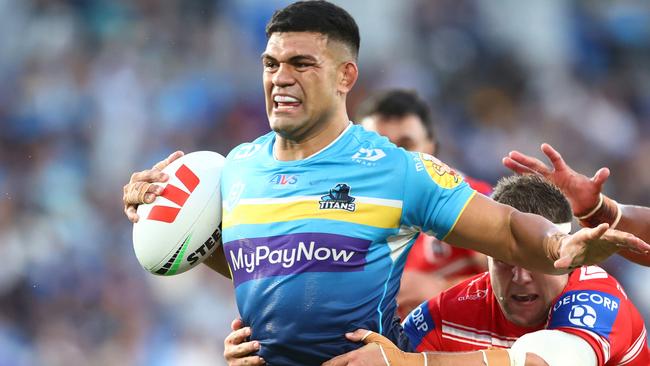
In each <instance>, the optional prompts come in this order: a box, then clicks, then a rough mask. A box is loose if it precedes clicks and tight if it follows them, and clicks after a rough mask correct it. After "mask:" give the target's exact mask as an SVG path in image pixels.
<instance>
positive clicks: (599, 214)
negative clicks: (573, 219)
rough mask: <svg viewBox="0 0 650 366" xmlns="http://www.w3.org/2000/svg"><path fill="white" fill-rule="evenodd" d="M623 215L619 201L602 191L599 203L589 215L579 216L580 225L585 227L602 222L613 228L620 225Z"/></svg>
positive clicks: (594, 225)
mask: <svg viewBox="0 0 650 366" xmlns="http://www.w3.org/2000/svg"><path fill="white" fill-rule="evenodd" d="M621 216H622V211H621V208H620V206H619V204H618V202H616V201H614V200H613V199H611V198H609V197H607V196H605V195H604V194H602V193H601V194H600V201H599V204H598V205H597V206H596V207H595V209H594V210H592V211H591V212H589V213H588V214H587V215H584V216H579V217H578V219H579V220H580V225H582V226H584V227H596V226H598V225H600V224H602V223H607V224H609V225H610V228H612V229H613V228H614V227H616V225H618V222H619V221H620V219H621Z"/></svg>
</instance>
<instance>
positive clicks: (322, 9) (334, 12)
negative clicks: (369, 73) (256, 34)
mask: <svg viewBox="0 0 650 366" xmlns="http://www.w3.org/2000/svg"><path fill="white" fill-rule="evenodd" d="M276 32H279V33H282V32H316V33H321V34H324V35H326V36H327V38H328V40H330V39H332V40H336V41H339V42H342V43H343V44H345V45H346V46H348V47H349V48H350V50H351V51H352V53H353V55H354V57H355V59H356V58H357V57H358V55H359V46H360V44H361V37H360V36H359V27H358V26H357V22H355V21H354V18H352V16H351V15H350V13H348V12H347V11H345V10H344V9H343V8H341V7H339V6H336V5H334V4H332V3H329V2H327V1H322V0H314V1H298V2H295V3H293V4H291V5H289V6H287V7H286V8H284V9H281V10H277V11H276V12H275V13H273V16H272V17H271V20H269V23H268V24H267V25H266V38H270V37H271V35H272V34H273V33H276Z"/></svg>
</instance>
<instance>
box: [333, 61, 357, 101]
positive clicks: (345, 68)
mask: <svg viewBox="0 0 650 366" xmlns="http://www.w3.org/2000/svg"><path fill="white" fill-rule="evenodd" d="M358 78H359V68H358V67H357V64H356V62H354V61H346V62H344V63H343V64H342V65H341V66H340V68H339V83H338V87H337V91H338V92H339V93H341V94H347V93H348V92H349V91H350V90H351V89H352V87H353V86H354V84H355V83H356V82H357V79H358Z"/></svg>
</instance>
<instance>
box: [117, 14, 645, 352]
mask: <svg viewBox="0 0 650 366" xmlns="http://www.w3.org/2000/svg"><path fill="white" fill-rule="evenodd" d="M267 36H268V42H267V47H266V50H265V52H264V53H263V55H262V63H263V67H264V73H263V85H264V92H265V98H266V99H265V100H266V106H267V115H268V118H269V122H270V125H271V129H272V130H273V132H271V133H269V134H267V135H264V136H262V137H260V138H258V139H257V140H255V141H254V142H252V143H246V144H243V145H240V146H239V147H237V148H235V149H233V150H232V151H231V153H230V154H229V155H228V158H227V160H226V166H225V167H224V170H223V179H222V185H221V189H222V195H223V197H224V207H223V208H224V215H223V217H224V219H223V241H224V244H223V246H222V247H223V250H224V251H225V254H226V257H227V258H228V260H229V265H230V268H231V270H232V274H233V281H234V284H235V288H236V294H237V303H238V307H239V310H240V313H241V314H242V318H243V319H244V321H245V322H246V323H247V324H250V325H251V328H252V330H253V333H252V337H253V338H254V339H257V340H259V342H260V343H261V345H262V347H261V348H260V355H261V356H262V357H263V358H265V359H266V360H268V361H269V363H270V364H278V365H279V364H281V365H292V364H316V363H320V362H321V361H324V360H326V359H328V358H330V357H331V356H333V355H335V354H337V353H340V352H342V351H347V350H351V349H354V348H356V347H357V346H356V345H354V344H351V343H349V342H346V341H345V340H344V339H341V336H340V332H341V331H344V330H352V329H354V328H356V327H359V326H364V325H366V327H368V328H370V329H373V330H377V331H379V332H380V333H384V334H388V335H390V336H391V337H393V339H396V338H397V337H396V336H397V335H398V334H397V333H398V332H399V329H398V327H395V325H394V324H393V319H392V316H393V313H394V311H395V301H394V299H395V295H396V292H397V289H398V287H399V286H398V283H399V282H398V281H399V277H400V275H401V271H402V268H403V263H404V259H405V255H406V253H407V252H408V249H409V248H410V245H411V244H412V241H413V239H414V238H415V236H417V234H418V232H419V229H420V228H421V229H423V230H425V231H427V232H431V233H436V234H437V236H438V237H440V238H441V239H442V238H447V239H448V241H449V242H451V243H453V244H455V245H459V246H462V247H467V248H472V249H477V250H481V251H484V252H486V253H489V254H491V255H493V256H495V257H497V258H500V259H502V260H507V261H510V262H515V263H518V264H522V265H526V266H528V267H530V268H534V269H537V270H542V271H547V272H563V271H566V270H567V269H568V268H569V267H572V266H575V265H579V264H581V263H584V262H587V263H594V262H598V261H601V260H603V259H605V258H606V257H608V256H610V255H611V254H613V253H615V252H616V251H617V250H618V247H617V245H623V246H632V247H635V248H638V249H640V250H647V249H648V245H647V244H646V243H643V242H642V241H640V240H638V239H637V238H635V237H633V236H632V235H629V234H626V233H621V232H618V231H616V230H608V227H607V225H601V226H599V227H598V228H595V229H583V230H582V231H580V232H578V233H576V234H574V235H565V234H562V233H561V232H559V231H558V230H557V228H556V227H555V226H554V225H553V224H552V223H550V222H548V221H547V220H545V219H543V218H541V217H539V216H537V215H530V214H525V213H520V212H518V211H516V210H514V209H512V208H511V207H508V206H506V205H500V204H498V203H495V202H494V201H492V200H490V199H488V198H486V197H484V196H482V195H480V194H475V191H473V190H472V189H471V188H469V186H468V185H467V184H466V183H465V182H463V181H462V179H461V178H460V177H459V176H458V175H456V174H455V173H454V172H453V171H452V170H451V169H449V168H448V167H447V166H446V165H444V164H443V163H441V162H440V161H438V160H437V159H435V158H434V157H432V156H430V155H426V154H421V153H419V154H414V153H407V152H405V151H404V150H399V149H395V148H394V147H393V145H391V144H389V143H387V141H386V140H385V139H383V138H379V136H378V135H376V134H374V133H369V132H367V131H365V130H363V129H362V128H361V127H358V126H351V123H350V122H349V118H348V116H347V111H346V97H347V94H348V93H349V91H350V90H351V88H352V87H353V86H354V84H355V82H356V79H357V76H358V68H357V64H356V59H357V55H358V48H359V33H358V28H357V26H356V23H355V21H354V19H352V17H351V16H350V15H349V14H348V13H347V12H345V11H344V10H343V9H341V8H339V7H337V6H335V5H332V4H330V3H327V2H324V1H308V2H297V3H294V4H292V5H289V6H288V7H286V8H284V9H282V10H281V11H278V12H276V13H275V14H274V16H273V17H272V19H271V21H270V23H269V24H268V27H267ZM395 171H401V172H403V174H395ZM278 174H288V175H294V176H297V177H298V181H299V182H302V183H301V184H299V185H298V186H295V187H284V188H282V187H275V186H274V185H273V184H271V182H272V179H273V177H274V176H276V175H278ZM369 178H370V179H369ZM163 180H164V179H163V176H162V175H161V172H160V171H159V170H149V171H145V172H141V173H139V174H135V175H134V176H132V179H131V182H130V183H129V184H127V185H126V186H125V188H124V191H125V195H124V203H125V212H126V213H127V215H128V216H129V217H130V218H131V219H132V220H137V215H136V213H135V205H137V204H139V203H142V202H143V199H145V200H146V199H147V198H146V194H147V193H153V194H157V193H158V192H157V189H156V188H152V186H151V185H146V184H141V185H140V187H136V186H137V184H138V183H141V182H142V181H146V182H148V183H151V182H159V181H163ZM263 182H268V184H264V183H263ZM407 182H408V189H406V188H405V187H406V185H407ZM339 184H346V185H347V186H348V188H349V192H350V195H349V197H350V198H351V199H352V198H353V199H354V200H355V201H351V200H345V201H341V202H331V201H328V202H325V204H323V203H322V202H321V201H322V197H324V195H327V193H328V192H329V191H330V189H332V188H333V187H335V186H337V185H339ZM353 202H354V204H352V203H353ZM332 203H334V204H332ZM341 207H345V208H344V209H342V208H341ZM476 243H481V247H480V248H479V247H478V246H477V245H476ZM305 251H306V252H307V253H310V254H309V255H307V254H304V255H302V254H301V256H299V257H294V256H293V255H294V254H295V253H305ZM271 253H272V255H271ZM266 254H268V255H269V256H266ZM262 258H263V259H264V260H262ZM378 274H379V275H378ZM333 284H334V285H333ZM351 328H352V329H351ZM293 336H296V337H297V339H298V340H293V342H290V339H289V338H290V337H293Z"/></svg>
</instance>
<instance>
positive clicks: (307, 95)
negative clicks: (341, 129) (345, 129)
mask: <svg viewBox="0 0 650 366" xmlns="http://www.w3.org/2000/svg"><path fill="white" fill-rule="evenodd" d="M340 47H343V46H341V45H340V43H339V42H335V41H329V42H328V39H327V36H325V35H323V34H320V33H315V32H281V33H273V34H272V35H271V37H270V38H269V40H268V42H267V45H266V50H265V51H264V53H263V54H262V64H263V67H264V73H263V83H264V95H265V100H266V113H267V115H268V118H269V123H270V125H271V129H272V130H273V131H275V132H277V133H279V134H280V135H282V136H284V137H287V138H290V139H299V138H300V137H301V136H302V135H304V134H307V133H308V132H309V131H311V130H313V129H314V127H318V126H317V125H318V124H319V123H323V122H326V121H329V119H330V118H331V116H332V115H333V114H334V111H335V110H336V108H337V104H336V103H341V99H340V98H339V97H338V94H337V90H338V89H337V82H338V79H339V77H338V74H337V72H338V71H339V67H340V65H341V63H340V57H339V56H340V50H338V49H337V48H340Z"/></svg>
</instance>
